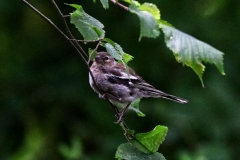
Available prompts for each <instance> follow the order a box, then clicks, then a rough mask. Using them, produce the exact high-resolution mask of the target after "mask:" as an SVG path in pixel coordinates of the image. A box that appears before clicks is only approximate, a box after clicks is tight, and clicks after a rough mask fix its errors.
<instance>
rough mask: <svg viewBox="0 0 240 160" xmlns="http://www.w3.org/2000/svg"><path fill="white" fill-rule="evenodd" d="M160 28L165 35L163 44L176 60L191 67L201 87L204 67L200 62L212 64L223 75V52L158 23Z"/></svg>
mask: <svg viewBox="0 0 240 160" xmlns="http://www.w3.org/2000/svg"><path fill="white" fill-rule="evenodd" d="M160 27H161V28H162V31H163V33H164V35H165V43H166V44H167V47H168V48H169V49H170V50H171V51H173V53H174V56H175V58H176V60H177V61H178V62H180V63H182V64H183V65H187V66H189V67H191V68H192V69H193V70H194V71H195V73H196V74H197V75H198V77H199V79H200V81H201V82H202V85H203V86H204V84H203V80H202V75H203V72H204V70H205V66H204V65H203V64H202V62H205V63H210V64H214V65H215V66H216V67H217V68H218V70H219V71H220V73H221V74H222V75H225V73H224V68H223V54H224V53H223V52H221V51H219V50H217V49H215V48H213V47H212V46H210V45H208V44H206V43H204V42H202V41H199V40H197V39H196V38H194V37H192V36H190V35H187V34H185V33H183V32H181V31H179V30H177V29H175V28H173V27H170V26H168V25H165V24H163V23H160Z"/></svg>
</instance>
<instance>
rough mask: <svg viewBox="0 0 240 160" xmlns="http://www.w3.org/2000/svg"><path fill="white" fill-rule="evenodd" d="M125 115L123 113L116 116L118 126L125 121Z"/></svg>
mask: <svg viewBox="0 0 240 160" xmlns="http://www.w3.org/2000/svg"><path fill="white" fill-rule="evenodd" d="M123 115H124V113H122V112H120V113H118V114H116V117H117V122H115V123H116V124H119V123H121V122H122V121H123Z"/></svg>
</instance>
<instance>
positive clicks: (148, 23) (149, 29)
mask: <svg viewBox="0 0 240 160" xmlns="http://www.w3.org/2000/svg"><path fill="white" fill-rule="evenodd" d="M129 11H130V12H131V13H134V14H136V15H137V16H138V17H139V19H140V36H139V41H140V40H141V38H142V37H143V36H144V37H150V38H156V37H157V36H159V34H160V32H159V28H158V24H157V22H156V20H155V18H154V17H153V15H152V14H151V13H149V12H147V11H140V10H139V9H138V7H137V6H136V5H134V4H131V5H130V6H129Z"/></svg>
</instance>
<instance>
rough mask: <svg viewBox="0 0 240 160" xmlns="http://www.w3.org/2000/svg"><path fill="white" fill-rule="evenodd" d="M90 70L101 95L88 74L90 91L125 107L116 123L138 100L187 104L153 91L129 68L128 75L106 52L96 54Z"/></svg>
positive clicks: (122, 66)
mask: <svg viewBox="0 0 240 160" xmlns="http://www.w3.org/2000/svg"><path fill="white" fill-rule="evenodd" d="M90 70H91V72H92V74H93V77H94V79H95V83H96V85H97V86H98V89H100V90H101V93H102V94H100V93H99V91H98V89H97V87H96V86H95V84H94V82H93V80H92V76H91V75H90V74H89V83H90V85H91V87H92V89H93V90H94V91H95V92H97V93H98V94H99V97H100V98H105V97H106V98H108V99H109V100H110V101H111V102H112V103H113V104H114V105H116V106H125V107H124V108H123V109H122V111H121V112H120V114H119V115H118V121H117V122H118V123H119V122H121V121H122V117H123V115H124V113H125V111H126V110H127V108H128V107H129V105H130V104H131V103H132V102H133V101H134V100H136V99H139V98H143V97H153V98H165V99H170V100H173V101H176V102H178V103H187V102H188V101H187V100H186V99H183V98H179V97H176V96H173V95H170V94H167V93H164V92H162V91H160V90H157V89H155V88H154V87H153V86H152V85H150V84H149V83H147V82H146V81H144V80H143V79H142V78H141V77H140V76H139V75H137V74H136V73H135V72H134V70H133V69H131V68H129V74H128V73H127V71H126V68H125V67H124V65H123V64H121V63H118V62H117V61H115V59H114V58H113V57H112V56H111V55H110V54H109V53H107V52H98V53H97V55H96V57H95V59H94V61H93V64H92V65H91V67H90Z"/></svg>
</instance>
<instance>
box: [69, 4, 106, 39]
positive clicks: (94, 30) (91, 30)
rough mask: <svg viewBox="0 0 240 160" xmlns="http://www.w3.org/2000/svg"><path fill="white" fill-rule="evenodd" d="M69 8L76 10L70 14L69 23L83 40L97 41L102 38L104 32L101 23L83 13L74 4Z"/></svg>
mask: <svg viewBox="0 0 240 160" xmlns="http://www.w3.org/2000/svg"><path fill="white" fill-rule="evenodd" d="M70 6H72V7H74V8H76V9H77V10H76V11H74V12H73V13H72V14H71V23H72V24H74V25H75V27H76V28H77V29H78V31H79V32H80V33H81V34H82V35H83V38H84V40H99V39H102V38H104V36H105V31H104V30H103V28H104V26H103V24H102V23H101V22H99V21H98V20H97V19H95V18H93V17H92V16H90V15H88V14H87V13H86V12H84V10H83V9H82V6H80V5H76V4H70Z"/></svg>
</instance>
